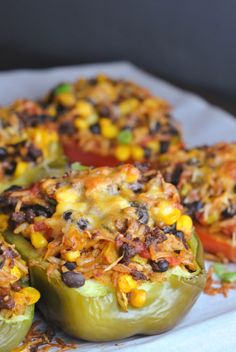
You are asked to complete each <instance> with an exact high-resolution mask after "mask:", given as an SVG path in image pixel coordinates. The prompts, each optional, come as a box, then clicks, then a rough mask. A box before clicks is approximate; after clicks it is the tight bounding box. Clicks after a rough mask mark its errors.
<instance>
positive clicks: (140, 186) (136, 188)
mask: <svg viewBox="0 0 236 352" xmlns="http://www.w3.org/2000/svg"><path fill="white" fill-rule="evenodd" d="M129 188H130V189H131V190H132V191H133V192H134V193H139V192H141V191H142V190H143V188H144V186H143V184H142V183H140V182H135V183H131V184H130V185H129Z"/></svg>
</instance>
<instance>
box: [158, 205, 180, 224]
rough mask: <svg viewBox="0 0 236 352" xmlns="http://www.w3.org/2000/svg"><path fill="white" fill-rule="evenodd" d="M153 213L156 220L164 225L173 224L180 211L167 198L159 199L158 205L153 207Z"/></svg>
mask: <svg viewBox="0 0 236 352" xmlns="http://www.w3.org/2000/svg"><path fill="white" fill-rule="evenodd" d="M153 213H154V217H155V219H156V222H157V223H164V224H165V225H173V224H174V223H175V222H176V221H177V220H178V219H179V218H180V216H181V211H180V210H179V209H178V208H175V207H174V206H173V204H172V203H171V202H169V201H168V200H162V201H160V202H159V204H158V206H157V207H156V208H154V209H153Z"/></svg>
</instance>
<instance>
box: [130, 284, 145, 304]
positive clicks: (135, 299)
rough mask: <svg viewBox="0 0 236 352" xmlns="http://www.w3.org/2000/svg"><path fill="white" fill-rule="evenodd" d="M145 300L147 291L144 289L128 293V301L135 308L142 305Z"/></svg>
mask: <svg viewBox="0 0 236 352" xmlns="http://www.w3.org/2000/svg"><path fill="white" fill-rule="evenodd" d="M146 300H147V293H146V291H145V290H138V289H135V290H132V291H131V294H130V303H131V305H132V306H133V307H135V308H141V307H143V306H144V304H145V303H146Z"/></svg>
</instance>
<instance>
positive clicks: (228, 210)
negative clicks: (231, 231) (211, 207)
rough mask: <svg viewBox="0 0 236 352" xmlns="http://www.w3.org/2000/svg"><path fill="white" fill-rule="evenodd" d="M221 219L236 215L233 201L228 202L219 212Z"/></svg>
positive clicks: (235, 206)
mask: <svg viewBox="0 0 236 352" xmlns="http://www.w3.org/2000/svg"><path fill="white" fill-rule="evenodd" d="M221 215H222V217H223V219H230V218H232V217H233V216H234V215H236V205H233V203H230V204H229V206H228V208H226V209H224V210H223V211H222V213H221Z"/></svg>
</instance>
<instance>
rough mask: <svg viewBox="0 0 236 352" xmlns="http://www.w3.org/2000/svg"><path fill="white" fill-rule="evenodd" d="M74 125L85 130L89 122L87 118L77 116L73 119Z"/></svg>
mask: <svg viewBox="0 0 236 352" xmlns="http://www.w3.org/2000/svg"><path fill="white" fill-rule="evenodd" d="M75 127H77V128H78V129H79V130H87V129H88V127H89V124H88V121H87V120H84V119H81V118H79V117H77V119H75Z"/></svg>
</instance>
